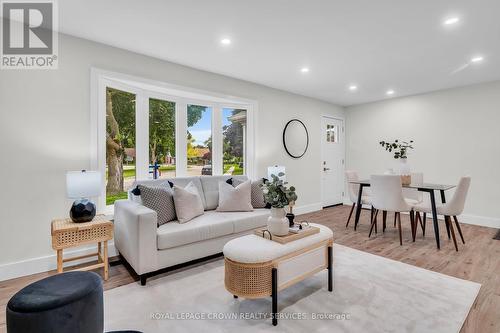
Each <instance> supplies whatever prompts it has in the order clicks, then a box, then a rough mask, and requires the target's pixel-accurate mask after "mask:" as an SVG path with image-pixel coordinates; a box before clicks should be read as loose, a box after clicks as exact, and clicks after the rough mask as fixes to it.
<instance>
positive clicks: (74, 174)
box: [66, 170, 101, 223]
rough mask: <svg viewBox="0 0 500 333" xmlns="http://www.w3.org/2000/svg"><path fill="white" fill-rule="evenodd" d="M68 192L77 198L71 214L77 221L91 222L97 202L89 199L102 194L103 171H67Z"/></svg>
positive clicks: (68, 194)
mask: <svg viewBox="0 0 500 333" xmlns="http://www.w3.org/2000/svg"><path fill="white" fill-rule="evenodd" d="M66 193H67V196H68V198H70V199H76V200H75V202H73V205H72V206H71V210H70V212H69V215H70V217H71V220H73V222H76V223H82V222H89V221H92V219H93V218H94V216H95V213H96V208H95V204H94V203H93V202H92V201H90V200H89V198H91V197H97V196H99V195H100V194H101V173H100V172H99V171H86V170H82V171H69V172H67V173H66Z"/></svg>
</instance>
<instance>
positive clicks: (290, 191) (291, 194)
mask: <svg viewBox="0 0 500 333" xmlns="http://www.w3.org/2000/svg"><path fill="white" fill-rule="evenodd" d="M284 175H285V174H284V173H283V172H280V173H279V174H278V175H277V176H276V175H271V180H266V181H265V182H264V184H262V192H263V193H264V199H265V200H266V203H268V204H270V205H271V216H269V218H268V219H267V229H268V230H269V232H270V233H271V234H273V235H277V236H286V235H288V227H289V222H288V220H287V219H286V217H285V214H286V212H285V207H286V206H288V205H290V204H292V205H293V204H294V203H295V201H296V200H297V194H296V193H295V187H293V186H290V187H286V184H287V183H286V182H284V181H283V180H280V179H279V177H282V176H284Z"/></svg>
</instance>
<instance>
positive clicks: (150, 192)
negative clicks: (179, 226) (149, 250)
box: [138, 185, 176, 226]
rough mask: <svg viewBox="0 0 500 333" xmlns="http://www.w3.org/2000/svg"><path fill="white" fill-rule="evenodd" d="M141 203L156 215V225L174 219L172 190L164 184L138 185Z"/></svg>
mask: <svg viewBox="0 0 500 333" xmlns="http://www.w3.org/2000/svg"><path fill="white" fill-rule="evenodd" d="M138 187H139V190H140V191H141V198H142V204H143V205H144V206H146V207H148V208H150V209H152V210H154V211H155V212H156V214H157V216H158V226H161V225H163V224H165V223H167V222H170V221H173V220H175V219H176V215H175V206H174V197H173V193H172V190H171V189H170V188H168V187H166V186H157V187H149V186H144V185H139V186H138Z"/></svg>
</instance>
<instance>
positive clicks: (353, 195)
mask: <svg viewBox="0 0 500 333" xmlns="http://www.w3.org/2000/svg"><path fill="white" fill-rule="evenodd" d="M345 178H346V181H347V191H348V192H349V199H350V200H351V202H352V207H351V212H350V213H349V218H348V219H347V223H346V225H345V227H346V228H347V227H348V226H349V221H350V220H351V216H352V212H353V211H354V209H355V208H356V203H357V202H358V194H359V184H352V183H351V182H352V181H358V180H359V176H358V173H357V172H356V171H353V170H347V171H346V172H345ZM361 205H371V199H370V190H369V189H367V188H364V189H363V194H362V196H361Z"/></svg>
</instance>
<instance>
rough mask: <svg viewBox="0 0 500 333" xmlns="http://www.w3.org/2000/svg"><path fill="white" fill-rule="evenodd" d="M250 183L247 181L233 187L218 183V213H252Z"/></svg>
mask: <svg viewBox="0 0 500 333" xmlns="http://www.w3.org/2000/svg"><path fill="white" fill-rule="evenodd" d="M252 210H253V207H252V183H251V181H250V180H247V181H246V182H244V183H241V184H240V185H238V186H236V187H233V186H232V185H230V184H228V183H226V182H219V207H217V211H219V212H249V211H252Z"/></svg>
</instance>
